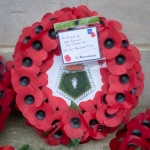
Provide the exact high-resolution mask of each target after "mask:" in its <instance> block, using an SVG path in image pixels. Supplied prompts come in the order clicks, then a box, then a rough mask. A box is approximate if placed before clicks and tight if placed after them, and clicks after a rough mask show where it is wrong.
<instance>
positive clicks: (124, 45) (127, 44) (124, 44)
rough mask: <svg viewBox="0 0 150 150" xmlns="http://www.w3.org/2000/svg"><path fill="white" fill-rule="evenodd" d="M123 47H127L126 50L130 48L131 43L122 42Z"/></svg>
mask: <svg viewBox="0 0 150 150" xmlns="http://www.w3.org/2000/svg"><path fill="white" fill-rule="evenodd" d="M122 46H123V47H125V48H128V47H129V43H128V41H127V40H122Z"/></svg>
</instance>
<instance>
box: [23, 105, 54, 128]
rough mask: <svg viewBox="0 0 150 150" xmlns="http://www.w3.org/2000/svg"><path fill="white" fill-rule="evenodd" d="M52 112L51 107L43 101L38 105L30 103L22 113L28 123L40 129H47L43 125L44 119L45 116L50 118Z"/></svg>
mask: <svg viewBox="0 0 150 150" xmlns="http://www.w3.org/2000/svg"><path fill="white" fill-rule="evenodd" d="M52 114H53V109H52V107H51V106H50V105H47V104H46V103H45V102H43V103H42V104H41V105H40V106H39V107H35V106H34V105H31V106H30V107H28V110H27V111H26V113H25V114H23V115H24V116H25V117H26V118H28V121H29V122H30V124H32V125H33V126H35V127H37V128H39V129H41V130H44V131H47V130H48V128H47V126H45V123H44V121H46V120H47V119H46V118H50V117H51V115H52Z"/></svg>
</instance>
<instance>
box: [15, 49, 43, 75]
mask: <svg viewBox="0 0 150 150" xmlns="http://www.w3.org/2000/svg"><path fill="white" fill-rule="evenodd" d="M40 57H41V56H39V57H38V55H37V57H36V59H35V57H32V55H31V54H30V53H27V52H26V51H25V52H18V53H17V54H16V55H15V56H14V68H15V69H19V68H27V69H28V70H30V71H32V72H34V73H35V74H38V73H39V72H40V68H39V66H40V65H41V63H42V60H41V61H40Z"/></svg>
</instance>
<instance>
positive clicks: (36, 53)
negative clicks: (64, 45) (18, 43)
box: [26, 39, 47, 61]
mask: <svg viewBox="0 0 150 150" xmlns="http://www.w3.org/2000/svg"><path fill="white" fill-rule="evenodd" d="M26 52H27V53H30V56H31V58H32V59H33V60H35V59H37V58H39V61H44V60H45V59H46V58H47V52H46V51H45V49H44V42H43V41H42V40H39V39H35V40H33V42H32V43H31V46H30V47H29V48H27V49H26Z"/></svg>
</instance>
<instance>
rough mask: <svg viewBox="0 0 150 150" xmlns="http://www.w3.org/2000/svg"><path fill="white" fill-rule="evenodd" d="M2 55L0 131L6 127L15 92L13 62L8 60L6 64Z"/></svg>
mask: <svg viewBox="0 0 150 150" xmlns="http://www.w3.org/2000/svg"><path fill="white" fill-rule="evenodd" d="M2 59H3V58H2V56H0V132H1V131H2V129H3V128H4V125H5V121H6V118H7V117H8V116H9V114H10V111H11V108H10V106H9V105H10V104H11V102H12V100H13V99H14V96H15V92H14V90H13V88H12V84H11V68H12V66H13V63H12V62H11V61H8V62H7V63H6V64H5V66H4V64H3V63H2Z"/></svg>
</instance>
